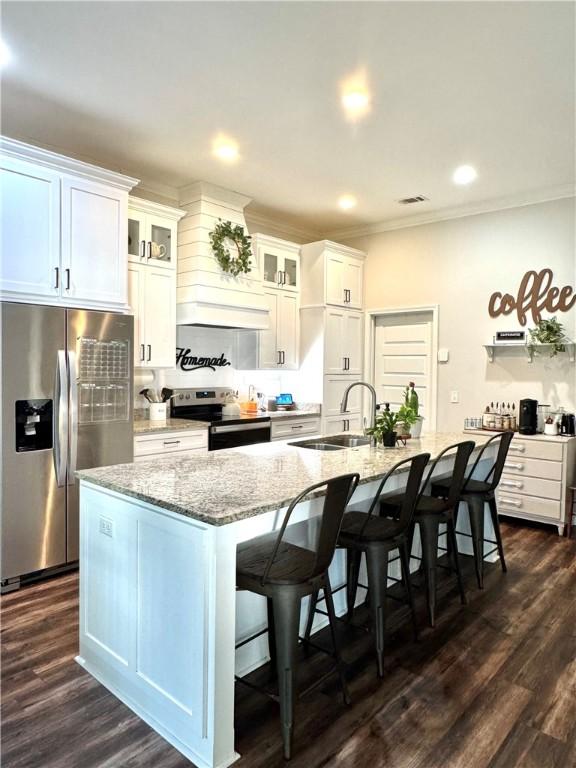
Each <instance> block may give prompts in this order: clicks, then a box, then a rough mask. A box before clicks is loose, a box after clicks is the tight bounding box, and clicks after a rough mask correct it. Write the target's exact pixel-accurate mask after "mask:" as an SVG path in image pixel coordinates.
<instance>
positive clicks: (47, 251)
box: [0, 158, 62, 301]
mask: <svg viewBox="0 0 576 768" xmlns="http://www.w3.org/2000/svg"><path fill="white" fill-rule="evenodd" d="M0 192H1V200H0V210H1V220H0V227H1V241H0V246H1V249H2V252H1V259H2V261H1V263H0V290H2V292H10V293H16V294H23V299H25V298H27V297H28V298H30V300H31V301H34V298H35V297H41V296H44V297H56V296H59V295H60V285H61V277H62V276H61V272H60V175H59V174H58V173H56V172H54V171H50V170H48V169H44V168H41V167H36V166H35V165H31V164H29V163H25V162H22V161H20V160H13V159H12V158H3V159H2V164H1V167H0Z"/></svg>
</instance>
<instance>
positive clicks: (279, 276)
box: [276, 269, 282, 285]
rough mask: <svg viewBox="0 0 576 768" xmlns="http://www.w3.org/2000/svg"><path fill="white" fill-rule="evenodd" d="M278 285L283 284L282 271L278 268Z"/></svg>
mask: <svg viewBox="0 0 576 768" xmlns="http://www.w3.org/2000/svg"><path fill="white" fill-rule="evenodd" d="M276 283H277V285H282V271H281V270H280V269H279V270H278V277H277V278H276Z"/></svg>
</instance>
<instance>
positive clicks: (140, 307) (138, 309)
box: [128, 263, 146, 366]
mask: <svg viewBox="0 0 576 768" xmlns="http://www.w3.org/2000/svg"><path fill="white" fill-rule="evenodd" d="M145 272H146V267H145V266H144V265H142V264H132V263H129V264H128V304H129V305H130V309H131V311H132V314H133V315H134V365H136V366H142V365H144V361H145V360H146V349H145V346H144V311H145V306H144V281H145V279H146V278H145Z"/></svg>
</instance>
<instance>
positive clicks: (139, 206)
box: [128, 194, 186, 221]
mask: <svg viewBox="0 0 576 768" xmlns="http://www.w3.org/2000/svg"><path fill="white" fill-rule="evenodd" d="M128 205H129V206H130V207H131V208H133V209H135V210H138V211H142V212H143V213H151V214H153V215H156V216H163V217H165V218H168V219H174V221H179V220H180V219H181V218H182V217H184V216H186V211H182V210H181V209H180V208H174V207H173V206H171V205H165V204H164V203H158V202H156V201H155V200H149V199H148V198H145V197H140V196H139V195H134V194H131V195H129V197H128Z"/></svg>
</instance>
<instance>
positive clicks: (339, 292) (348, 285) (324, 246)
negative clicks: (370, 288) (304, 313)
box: [301, 240, 365, 309]
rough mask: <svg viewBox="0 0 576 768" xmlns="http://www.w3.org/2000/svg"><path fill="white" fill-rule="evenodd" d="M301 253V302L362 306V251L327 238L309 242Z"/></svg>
mask: <svg viewBox="0 0 576 768" xmlns="http://www.w3.org/2000/svg"><path fill="white" fill-rule="evenodd" d="M301 254H302V292H301V297H302V306H318V305H322V304H331V305H333V306H338V307H346V308H348V309H362V307H363V294H364V259H365V254H364V253H362V251H357V250H356V249H354V248H348V247H347V246H344V245H339V244H338V243H333V242H331V241H330V240H320V241H319V242H316V243H308V244H307V245H303V246H302V248H301Z"/></svg>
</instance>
